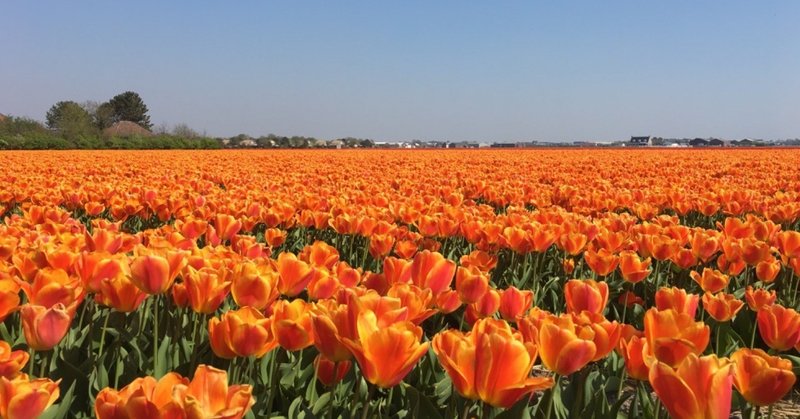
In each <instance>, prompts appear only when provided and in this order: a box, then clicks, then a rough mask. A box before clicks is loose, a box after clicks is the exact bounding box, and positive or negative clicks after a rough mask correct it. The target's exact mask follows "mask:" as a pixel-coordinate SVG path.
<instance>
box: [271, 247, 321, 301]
mask: <svg viewBox="0 0 800 419" xmlns="http://www.w3.org/2000/svg"><path fill="white" fill-rule="evenodd" d="M313 278H314V268H312V267H311V266H309V265H308V264H307V263H305V262H303V261H302V260H298V259H297V256H295V255H294V254H293V253H289V252H283V253H281V254H280V255H279V256H278V291H280V293H281V294H283V295H285V296H287V297H294V296H296V295H297V294H300V293H301V292H303V290H305V289H306V286H308V283H309V282H311V280H312V279H313Z"/></svg>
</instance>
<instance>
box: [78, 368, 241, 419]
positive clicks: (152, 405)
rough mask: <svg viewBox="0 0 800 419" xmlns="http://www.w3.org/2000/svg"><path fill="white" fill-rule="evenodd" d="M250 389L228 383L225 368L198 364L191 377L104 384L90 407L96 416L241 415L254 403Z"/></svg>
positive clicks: (102, 418) (111, 418)
mask: <svg viewBox="0 0 800 419" xmlns="http://www.w3.org/2000/svg"><path fill="white" fill-rule="evenodd" d="M252 393H253V388H252V386H250V385H234V386H229V385H228V374H227V373H226V372H225V371H222V370H219V369H216V368H213V367H209V366H207V365H200V366H198V367H197V370H195V373H194V378H192V380H191V381H189V380H187V379H185V378H183V377H181V376H180V375H178V374H177V373H174V372H173V373H168V374H167V375H165V376H164V377H162V378H161V379H160V380H158V381H156V380H155V379H154V378H153V377H144V378H138V379H136V380H134V381H133V382H132V383H131V384H129V385H127V386H126V387H124V388H123V389H122V390H119V391H117V390H114V389H111V388H105V389H103V390H101V391H100V393H98V395H97V399H96V401H95V405H94V409H95V415H96V416H97V418H98V419H116V418H119V417H123V418H128V417H144V418H225V419H241V418H243V417H244V415H245V414H247V412H248V411H249V410H250V408H251V407H252V406H253V404H254V403H255V399H254V398H253V395H252Z"/></svg>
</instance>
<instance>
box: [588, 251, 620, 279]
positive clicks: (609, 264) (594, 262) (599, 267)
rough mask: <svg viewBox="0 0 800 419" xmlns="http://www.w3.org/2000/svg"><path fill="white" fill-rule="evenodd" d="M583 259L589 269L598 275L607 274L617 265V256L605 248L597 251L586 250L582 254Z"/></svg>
mask: <svg viewBox="0 0 800 419" xmlns="http://www.w3.org/2000/svg"><path fill="white" fill-rule="evenodd" d="M583 260H584V261H585V262H586V265H587V266H589V269H591V270H592V272H594V273H596V274H597V275H599V276H608V275H609V274H610V273H611V272H614V270H615V269H617V265H619V256H617V255H615V254H613V253H611V252H609V251H608V250H606V249H600V250H599V251H597V252H595V251H592V250H588V251H586V253H584V254H583Z"/></svg>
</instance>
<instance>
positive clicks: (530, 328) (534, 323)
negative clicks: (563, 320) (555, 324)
mask: <svg viewBox="0 0 800 419" xmlns="http://www.w3.org/2000/svg"><path fill="white" fill-rule="evenodd" d="M552 316H553V314H552V313H550V312H548V311H545V310H542V309H540V308H539V307H534V308H533V309H532V310H530V311H528V314H527V315H526V316H525V317H521V318H519V319H517V328H519V332H520V333H521V334H522V338H523V340H524V341H525V342H533V343H535V344H537V345H538V343H539V329H540V328H541V327H542V324H543V323H544V321H545V320H546V319H549V318H550V317H552Z"/></svg>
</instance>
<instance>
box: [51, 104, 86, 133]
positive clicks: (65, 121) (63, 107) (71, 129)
mask: <svg viewBox="0 0 800 419" xmlns="http://www.w3.org/2000/svg"><path fill="white" fill-rule="evenodd" d="M46 120H47V127H48V128H50V129H52V130H55V131H57V132H58V133H59V134H61V136H63V137H64V138H66V139H68V140H75V139H77V138H78V137H81V136H89V135H93V134H95V128H94V126H93V124H92V116H91V115H89V112H86V109H84V108H83V107H82V106H81V105H79V104H77V103H75V102H73V101H69V100H67V101H61V102H58V103H56V104H55V105H53V106H52V107H51V108H50V110H49V111H47V115H46Z"/></svg>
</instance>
